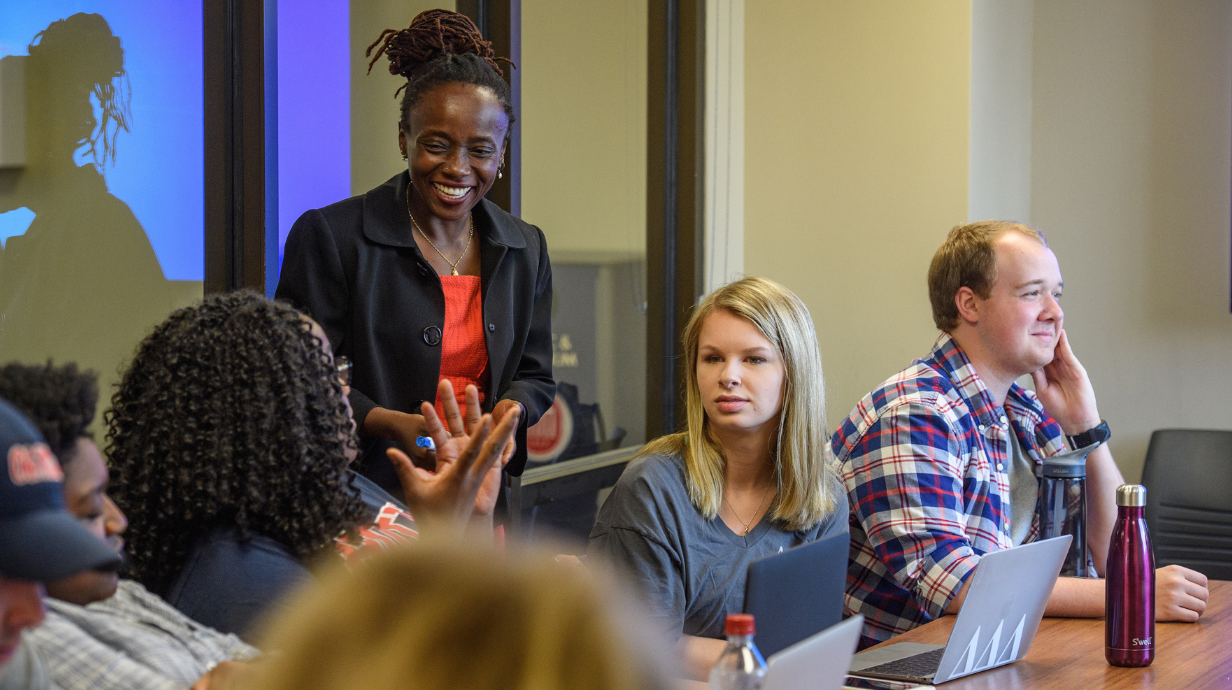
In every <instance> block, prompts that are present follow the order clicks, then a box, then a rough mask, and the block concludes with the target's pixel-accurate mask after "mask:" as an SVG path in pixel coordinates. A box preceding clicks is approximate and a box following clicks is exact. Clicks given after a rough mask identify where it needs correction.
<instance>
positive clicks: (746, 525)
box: [723, 482, 774, 541]
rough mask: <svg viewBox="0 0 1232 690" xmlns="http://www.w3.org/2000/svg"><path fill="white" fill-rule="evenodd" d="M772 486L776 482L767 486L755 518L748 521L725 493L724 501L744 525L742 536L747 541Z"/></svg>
mask: <svg viewBox="0 0 1232 690" xmlns="http://www.w3.org/2000/svg"><path fill="white" fill-rule="evenodd" d="M771 486H774V482H769V483H767V484H766V490H765V491H763V492H762V494H761V500H760V501H758V502H757V508H756V509H755V510H754V511H753V517H751V518H749V520H748V521H745V519H744V518H742V517H740V514H739V513H737V512H736V507H735V506H733V505H732V504H731V501H728V500H727V495H726V492H724V496H723V501H724V502H725V503H727V508H728V510H731V512H732V515H735V516H736V521H737V522H739V523H740V524H742V525H744V532H743V533H741V535H740V536H742V537H745V540H746V541H747V540H748V536H749V525H750V524H752V523H753V520H756V519H757V514H758V513H760V512H761V504H763V503H765V502H766V496H769V495H770V487H771Z"/></svg>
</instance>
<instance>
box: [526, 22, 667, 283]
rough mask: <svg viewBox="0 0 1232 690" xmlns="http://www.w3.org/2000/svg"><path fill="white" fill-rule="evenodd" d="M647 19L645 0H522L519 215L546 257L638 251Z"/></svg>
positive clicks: (642, 231) (642, 219) (641, 243)
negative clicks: (543, 241)
mask: <svg viewBox="0 0 1232 690" xmlns="http://www.w3.org/2000/svg"><path fill="white" fill-rule="evenodd" d="M646 16H647V12H646V0H613V1H611V2H575V1H571V0H525V1H524V2H523V3H522V64H521V65H519V67H521V69H522V122H521V123H520V125H519V126H520V127H521V128H522V142H523V149H522V151H523V153H522V218H523V219H525V220H526V221H528V222H530V223H534V224H535V225H538V226H539V227H540V228H542V229H543V232H544V234H545V235H546V236H547V239H548V248H549V250H550V251H551V252H552V258H553V259H554V260H555V259H557V258H560V259H565V258H569V257H570V256H571V255H573V256H576V255H577V254H578V253H579V252H581V253H584V254H587V255H589V254H591V253H598V254H601V255H602V254H611V253H616V254H621V255H625V256H629V255H634V256H641V255H644V254H645V251H646V50H647V48H646ZM585 258H592V257H589V256H588V257H585Z"/></svg>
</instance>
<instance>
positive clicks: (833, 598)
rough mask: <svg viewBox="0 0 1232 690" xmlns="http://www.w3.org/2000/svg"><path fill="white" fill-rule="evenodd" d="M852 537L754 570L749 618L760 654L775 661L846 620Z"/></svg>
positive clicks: (778, 557)
mask: <svg viewBox="0 0 1232 690" xmlns="http://www.w3.org/2000/svg"><path fill="white" fill-rule="evenodd" d="M850 541H851V540H850V536H849V535H848V534H847V533H846V532H843V533H841V534H832V535H830V536H828V537H825V538H824V539H819V540H817V541H815V542H812V543H809V544H804V545H802V546H797V547H795V548H794V549H790V550H787V551H783V552H782V553H776V554H774V555H772V556H766V557H765V558H759V559H757V560H756V561H753V562H752V563H750V564H749V573H748V579H747V580H746V581H745V583H744V612H745V613H751V614H753V616H754V617H755V618H756V619H757V636H756V638H754V639H756V641H757V648H758V649H759V650H761V653H762V655H763V656H766V657H769V656H771V655H772V654H776V653H778V652H779V651H781V650H784V649H787V648H788V647H790V646H792V645H793V644H796V643H797V642H799V641H801V640H804V639H806V638H809V637H812V636H813V635H816V634H817V633H819V632H821V631H822V630H825V629H826V628H828V627H830V626H832V625H835V624H837V623H838V622H839V621H841V620H842V618H843V585H844V583H845V582H846V580H847V549H848V546H849V544H850Z"/></svg>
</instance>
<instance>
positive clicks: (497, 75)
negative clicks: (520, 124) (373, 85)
mask: <svg viewBox="0 0 1232 690" xmlns="http://www.w3.org/2000/svg"><path fill="white" fill-rule="evenodd" d="M374 49H375V50H376V55H373V54H372V51H373V50H374ZM364 55H365V56H371V57H372V61H371V62H369V63H368V71H369V72H371V71H372V66H373V65H375V64H376V61H377V60H379V59H381V56H382V55H384V56H385V57H387V58H389V73H390V74H396V75H399V76H402V77H406V83H405V84H403V85H402V86H401V87H399V88H398V91H395V92H394V96H395V97H397V95H398V93H399V92H402V91H403V89H405V92H404V93H403V94H402V119H401V120H400V121H399V122H400V123H401V125H402V129H403V130H404V131H405V130H406V129H407V128H408V126H409V124H410V112H411V108H414V107H415V105H416V104H418V103H419V101H420V100H421V99H422V98H423V97H424V94H426V93H428V92H429V91H431V90H432V89H434V88H436V87H438V86H441V85H442V84H474V85H475V86H482V87H484V88H487V89H491V90H492V93H494V94H496V98H497V100H499V101H500V104H501V107H502V108H503V109H504V110H505V115H506V116H508V118H509V124H510V125H512V124H513V123H514V120H515V118H514V116H513V95H512V94H511V93H510V91H509V85H508V84H506V83H505V80H504V79H502V78H501V77H503V76H504V74H505V73H504V72H503V71H502V70H501V68H500V64H499V63H498V61H501V62H506V63H508V64H509V65H510V66H516V65H514V64H513V62H511V61H510V60H509V59H507V58H502V57H496V54H495V53H494V52H493V50H492V43H491V42H490V41H485V40H483V34H481V33H479V29H478V27H476V26H475V23H474V22H472V21H471V20H470V17H467V16H466V15H464V14H459V13H457V12H450V11H449V10H427V11H424V12H420V13H419V14H418V15H416V17H415V19H413V20H411V25H410V26H409V27H407V28H405V29H402V30H401V31H399V30H396V29H385V30H384V31H382V32H381V36H380V37H379V38H377V39H376V41H375V42H373V44H372V45H370V46H368V50H367V52H365V53H364Z"/></svg>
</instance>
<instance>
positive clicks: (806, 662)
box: [761, 616, 864, 690]
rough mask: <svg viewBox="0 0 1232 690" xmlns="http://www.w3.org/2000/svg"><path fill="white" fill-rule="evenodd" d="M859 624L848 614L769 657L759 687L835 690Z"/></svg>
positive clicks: (844, 671)
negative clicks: (843, 619)
mask: <svg viewBox="0 0 1232 690" xmlns="http://www.w3.org/2000/svg"><path fill="white" fill-rule="evenodd" d="M863 627H864V616H852V617H851V618H848V619H847V620H845V621H843V622H841V623H838V624H835V625H832V626H830V627H828V628H826V629H825V630H822V631H821V632H819V633H817V634H816V635H813V636H812V637H808V638H805V639H803V640H801V641H799V642H797V643H796V644H793V645H792V646H790V647H788V648H787V649H784V650H783V651H781V652H779V653H778V654H775V655H773V656H771V657H770V660H769V661H767V662H766V678H765V680H764V682H763V683H762V686H761V687H762V690H839V688H841V687H842V686H843V678H844V677H845V676H846V675H847V667H848V666H849V665H851V655H852V654H853V653H854V652H855V651H856V644H857V643H858V642H859V641H860V630H861V629H862V628H863Z"/></svg>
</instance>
